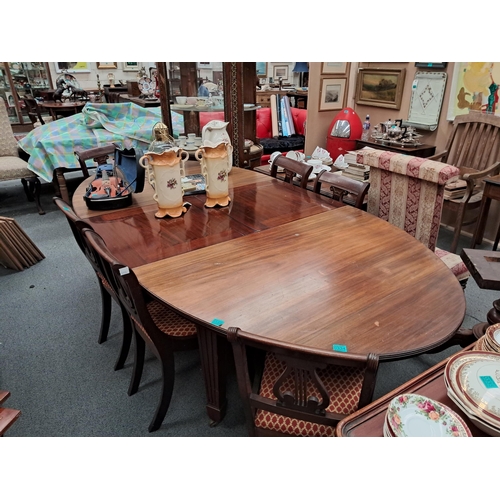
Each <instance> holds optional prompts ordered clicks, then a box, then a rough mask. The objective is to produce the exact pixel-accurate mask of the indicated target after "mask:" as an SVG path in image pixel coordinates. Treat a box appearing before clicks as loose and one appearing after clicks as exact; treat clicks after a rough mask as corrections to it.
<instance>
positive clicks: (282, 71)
mask: <svg viewBox="0 0 500 500" xmlns="http://www.w3.org/2000/svg"><path fill="white" fill-rule="evenodd" d="M273 78H274V81H275V82H277V81H278V80H279V79H280V78H281V79H282V81H284V82H285V81H287V80H288V66H274V68H273Z"/></svg>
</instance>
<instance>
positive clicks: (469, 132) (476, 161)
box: [429, 111, 500, 253]
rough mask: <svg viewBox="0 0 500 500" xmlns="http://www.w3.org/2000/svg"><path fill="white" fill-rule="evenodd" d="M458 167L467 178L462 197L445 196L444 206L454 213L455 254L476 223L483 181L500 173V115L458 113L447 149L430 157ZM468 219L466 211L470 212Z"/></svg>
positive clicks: (477, 112)
mask: <svg viewBox="0 0 500 500" xmlns="http://www.w3.org/2000/svg"><path fill="white" fill-rule="evenodd" d="M429 160H439V161H442V162H444V163H447V164H449V165H454V166H455V167H458V169H459V174H460V179H462V180H464V181H466V183H467V187H466V192H465V194H464V195H463V197H462V198H457V199H445V200H444V207H445V209H448V210H450V212H452V213H453V214H455V221H454V226H455V227H454V232H453V242H452V244H451V247H450V251H451V252H452V253H455V252H456V250H457V246H458V241H459V238H460V234H461V231H462V227H463V226H468V225H471V224H474V223H476V222H477V219H478V213H477V209H478V208H479V207H480V205H481V199H482V196H483V191H484V188H483V182H482V181H483V180H484V179H485V178H486V177H489V176H494V175H496V174H498V173H500V117H499V116H496V115H492V114H486V113H481V112H480V111H469V113H468V114H466V115H459V116H456V117H455V119H454V120H453V129H452V132H451V134H450V136H449V137H448V141H447V144H446V147H445V149H444V151H442V152H440V153H438V154H436V155H434V156H431V157H430V158H429ZM471 212H472V215H470V218H469V219H466V215H467V214H471Z"/></svg>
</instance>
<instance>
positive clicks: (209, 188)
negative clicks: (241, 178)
mask: <svg viewBox="0 0 500 500" xmlns="http://www.w3.org/2000/svg"><path fill="white" fill-rule="evenodd" d="M232 152H233V147H232V146H231V144H226V143H224V142H222V143H220V144H219V145H218V146H216V147H213V148H212V147H209V146H204V147H201V148H199V149H198V150H197V151H196V153H195V157H196V159H197V160H198V161H199V162H200V163H201V173H202V174H203V175H204V176H205V186H206V187H205V189H206V193H207V199H206V201H205V206H206V207H209V208H211V207H215V206H217V205H218V206H220V207H226V206H227V205H229V202H230V201H231V198H230V197H229V178H228V175H229V171H230V170H231V163H230V158H231V156H232Z"/></svg>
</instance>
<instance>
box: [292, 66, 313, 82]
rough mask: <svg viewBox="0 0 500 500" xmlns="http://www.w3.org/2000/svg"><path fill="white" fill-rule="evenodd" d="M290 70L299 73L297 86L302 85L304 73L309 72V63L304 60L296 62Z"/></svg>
mask: <svg viewBox="0 0 500 500" xmlns="http://www.w3.org/2000/svg"><path fill="white" fill-rule="evenodd" d="M292 71H293V72H294V73H300V75H299V87H304V73H309V64H308V63H306V62H296V63H295V66H294V67H293V69H292Z"/></svg>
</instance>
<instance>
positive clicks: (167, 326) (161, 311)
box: [147, 300, 196, 337]
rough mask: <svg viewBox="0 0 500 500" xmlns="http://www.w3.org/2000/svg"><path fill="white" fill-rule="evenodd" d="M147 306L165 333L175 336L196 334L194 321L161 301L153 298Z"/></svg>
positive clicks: (157, 324)
mask: <svg viewBox="0 0 500 500" xmlns="http://www.w3.org/2000/svg"><path fill="white" fill-rule="evenodd" d="M147 307H148V311H149V314H151V317H152V318H153V321H154V322H155V324H156V326H157V327H158V328H159V329H160V330H161V331H162V332H163V333H166V334H167V335H171V336H173V337H189V336H190V335H196V326H195V325H194V324H193V323H191V322H190V321H188V320H187V319H184V318H183V317H182V316H179V315H178V314H177V313H175V312H174V311H172V310H171V309H169V308H167V307H165V306H164V305H162V304H161V303H160V302H158V301H156V300H153V301H151V302H150V303H149V304H148V306H147Z"/></svg>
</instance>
